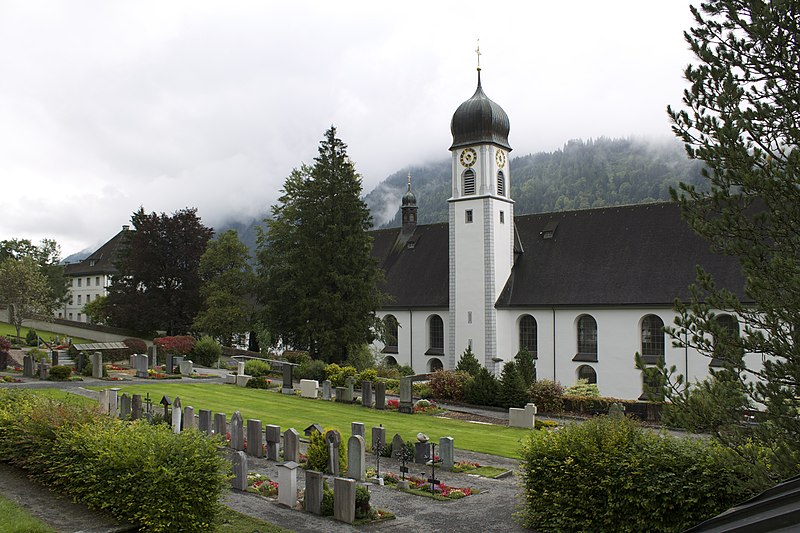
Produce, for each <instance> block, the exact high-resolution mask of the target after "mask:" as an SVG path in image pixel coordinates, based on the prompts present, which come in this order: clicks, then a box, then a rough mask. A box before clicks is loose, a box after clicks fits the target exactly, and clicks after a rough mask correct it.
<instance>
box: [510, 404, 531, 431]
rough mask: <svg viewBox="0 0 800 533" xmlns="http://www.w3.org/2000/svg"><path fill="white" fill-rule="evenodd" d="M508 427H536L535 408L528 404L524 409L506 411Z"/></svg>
mask: <svg viewBox="0 0 800 533" xmlns="http://www.w3.org/2000/svg"><path fill="white" fill-rule="evenodd" d="M508 425H509V426H510V427H515V428H526V429H530V428H533V427H534V426H535V425H536V406H535V405H534V404H532V403H529V404H527V405H526V406H525V408H524V409H516V408H514V407H512V408H510V409H509V410H508Z"/></svg>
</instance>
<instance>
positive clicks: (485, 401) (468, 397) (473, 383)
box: [464, 367, 498, 405]
mask: <svg viewBox="0 0 800 533" xmlns="http://www.w3.org/2000/svg"><path fill="white" fill-rule="evenodd" d="M497 389H498V383H497V379H496V378H495V377H494V376H493V375H491V374H490V373H489V371H488V370H486V369H485V368H483V367H481V369H480V372H478V375H477V376H475V377H474V378H472V379H470V380H469V381H467V383H466V385H464V400H465V401H466V402H468V403H471V404H473V405H494V404H495V402H496V400H497Z"/></svg>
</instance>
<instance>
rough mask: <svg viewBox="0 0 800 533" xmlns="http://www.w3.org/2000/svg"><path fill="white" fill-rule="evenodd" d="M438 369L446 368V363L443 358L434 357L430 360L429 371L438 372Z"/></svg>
mask: <svg viewBox="0 0 800 533" xmlns="http://www.w3.org/2000/svg"><path fill="white" fill-rule="evenodd" d="M437 370H444V365H443V364H442V360H441V359H439V358H438V357H433V358H431V359H430V360H429V361H428V372H436V371H437Z"/></svg>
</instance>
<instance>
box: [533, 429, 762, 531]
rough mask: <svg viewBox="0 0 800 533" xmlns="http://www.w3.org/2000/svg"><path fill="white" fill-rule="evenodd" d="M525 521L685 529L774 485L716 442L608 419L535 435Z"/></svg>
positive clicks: (541, 527) (575, 527)
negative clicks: (663, 433) (679, 436)
mask: <svg viewBox="0 0 800 533" xmlns="http://www.w3.org/2000/svg"><path fill="white" fill-rule="evenodd" d="M522 456H523V463H522V474H523V480H524V488H525V506H524V510H523V511H522V512H521V518H522V519H523V521H524V525H525V526H526V527H529V528H533V529H536V530H537V531H618V532H625V531H631V532H638V531H681V530H683V529H686V528H688V527H689V526H692V525H694V524H696V523H698V522H700V521H702V520H705V519H708V518H710V517H712V516H714V515H716V514H718V513H721V512H722V511H724V510H726V509H728V508H729V507H731V506H733V505H734V504H736V503H738V502H740V501H742V500H744V499H746V498H747V497H748V496H750V495H752V494H754V493H755V492H757V491H759V490H763V489H764V488H766V487H767V486H769V482H768V480H767V479H766V476H765V475H763V474H764V473H763V472H759V471H758V470H756V469H755V468H753V467H752V466H749V465H746V464H744V463H743V462H742V461H741V460H739V459H738V457H737V456H736V455H734V454H733V453H732V452H731V451H729V450H727V449H725V448H722V447H721V446H719V445H717V444H715V443H714V442H712V441H706V440H693V439H684V438H676V437H669V436H666V435H659V434H656V433H654V432H652V431H649V430H646V429H644V428H642V427H641V426H639V424H638V423H636V422H635V421H633V420H630V419H627V418H623V419H613V418H609V417H600V418H596V419H592V420H589V421H586V422H584V423H582V424H572V425H568V426H566V427H564V428H563V429H561V430H560V431H554V432H550V433H547V434H545V435H541V434H540V433H537V435H536V436H533V435H531V437H530V438H529V439H528V441H527V442H526V443H525V445H524V447H523V451H522Z"/></svg>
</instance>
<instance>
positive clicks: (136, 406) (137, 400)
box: [131, 394, 142, 420]
mask: <svg viewBox="0 0 800 533" xmlns="http://www.w3.org/2000/svg"><path fill="white" fill-rule="evenodd" d="M140 418H142V395H141V394H134V395H133V398H131V420H139V419H140Z"/></svg>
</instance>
